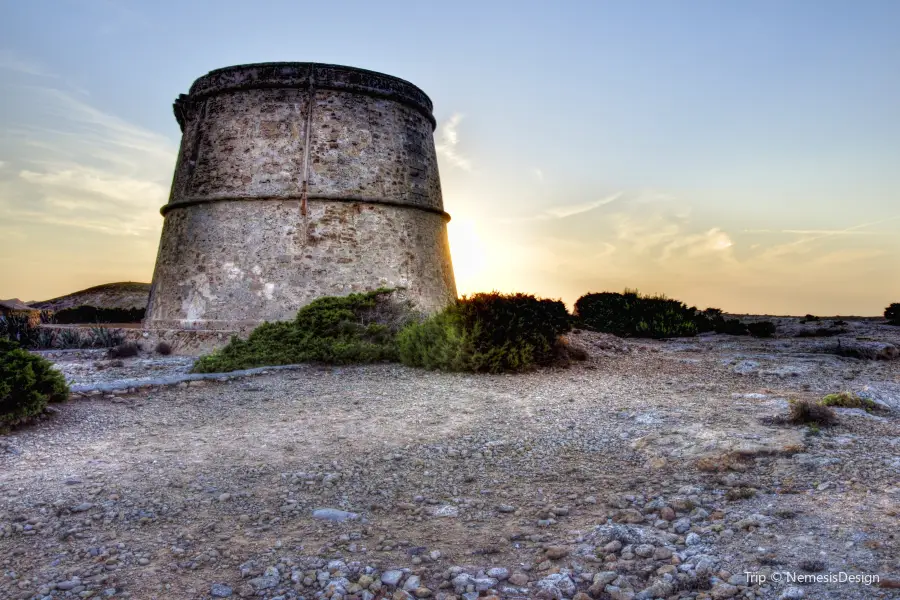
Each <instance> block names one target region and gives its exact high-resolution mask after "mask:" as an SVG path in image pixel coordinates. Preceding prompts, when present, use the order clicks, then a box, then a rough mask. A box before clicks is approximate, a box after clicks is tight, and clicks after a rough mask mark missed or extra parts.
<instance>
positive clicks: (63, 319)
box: [53, 305, 146, 325]
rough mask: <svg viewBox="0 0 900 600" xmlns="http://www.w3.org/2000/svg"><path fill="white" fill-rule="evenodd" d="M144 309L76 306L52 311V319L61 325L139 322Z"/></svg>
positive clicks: (142, 316)
mask: <svg viewBox="0 0 900 600" xmlns="http://www.w3.org/2000/svg"><path fill="white" fill-rule="evenodd" d="M145 312H146V309H143V308H100V307H97V306H88V305H82V306H76V307H73V308H64V309H62V310H58V311H56V312H55V313H53V320H54V321H55V322H56V323H59V324H61V325H74V324H78V323H140V322H141V321H142V320H143V318H144V313H145Z"/></svg>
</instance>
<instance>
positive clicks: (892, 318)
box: [884, 302, 900, 325]
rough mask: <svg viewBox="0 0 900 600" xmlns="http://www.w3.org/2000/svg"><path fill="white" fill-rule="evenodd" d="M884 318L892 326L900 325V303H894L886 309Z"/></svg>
mask: <svg viewBox="0 0 900 600" xmlns="http://www.w3.org/2000/svg"><path fill="white" fill-rule="evenodd" d="M884 318H885V319H887V322H888V323H890V324H891V325H900V302H894V303H893V304H891V305H890V306H888V307H887V308H886V309H884Z"/></svg>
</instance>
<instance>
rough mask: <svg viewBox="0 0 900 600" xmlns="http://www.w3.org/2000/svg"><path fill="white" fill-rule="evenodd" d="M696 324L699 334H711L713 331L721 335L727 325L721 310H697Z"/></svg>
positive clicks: (695, 315)
mask: <svg viewBox="0 0 900 600" xmlns="http://www.w3.org/2000/svg"><path fill="white" fill-rule="evenodd" d="M694 324H695V325H696V326H697V333H709V332H712V331H715V332H718V333H721V331H722V328H723V327H724V325H725V317H724V316H723V315H722V309H721V308H707V309H705V310H702V311H696V310H695V313H694Z"/></svg>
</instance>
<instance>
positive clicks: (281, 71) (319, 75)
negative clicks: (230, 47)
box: [175, 62, 436, 128]
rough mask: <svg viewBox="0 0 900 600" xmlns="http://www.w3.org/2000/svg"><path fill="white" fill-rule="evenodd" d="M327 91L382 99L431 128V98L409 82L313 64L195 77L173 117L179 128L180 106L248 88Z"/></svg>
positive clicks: (247, 67)
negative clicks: (417, 114)
mask: <svg viewBox="0 0 900 600" xmlns="http://www.w3.org/2000/svg"><path fill="white" fill-rule="evenodd" d="M273 88H282V89H310V88H315V89H328V90H336V91H346V92H350V93H355V94H364V95H369V96H375V97H381V98H386V99H389V100H394V101H397V102H401V103H403V104H406V105H409V106H411V107H413V108H415V109H417V110H418V111H419V112H421V113H422V114H423V115H424V116H425V117H426V118H427V119H428V120H429V121H431V124H432V128H434V127H435V125H436V122H435V119H434V113H433V111H434V104H433V103H432V101H431V98H429V97H428V95H427V94H426V93H425V92H424V91H422V89H421V88H419V87H418V86H416V85H415V84H413V83H410V82H409V81H407V80H405V79H401V78H400V77H396V76H394V75H388V74H386V73H381V72H378V71H371V70H368V69H361V68H359V67H350V66H346V65H334V64H328V63H317V62H262V63H247V64H241V65H232V66H229V67H222V68H219V69H213V70H212V71H209V72H208V73H207V74H206V75H202V76H201V77H198V78H197V79H196V80H195V81H194V83H193V84H192V85H191V87H190V89H189V91H188V93H187V94H182V95H181V96H179V98H178V99H177V100H176V101H175V115H176V117H177V118H178V121H179V124H181V125H182V127H183V123H182V118H181V111H180V110H179V106H180V105H184V104H187V103H193V102H194V101H197V100H201V99H204V98H208V97H210V96H216V95H219V94H225V93H229V92H235V91H242V90H251V89H273Z"/></svg>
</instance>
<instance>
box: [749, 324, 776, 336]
mask: <svg viewBox="0 0 900 600" xmlns="http://www.w3.org/2000/svg"><path fill="white" fill-rule="evenodd" d="M747 331H748V332H749V333H750V335H752V336H753V337H757V338H770V337H772V336H774V335H775V323H773V322H772V321H757V322H756V323H748V324H747Z"/></svg>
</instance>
